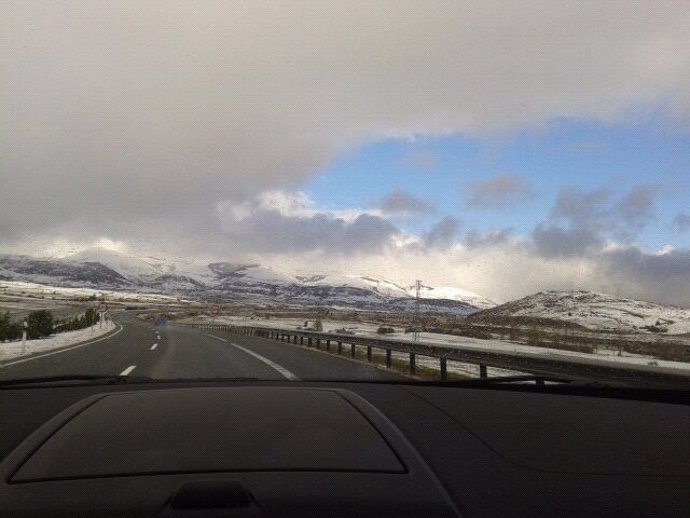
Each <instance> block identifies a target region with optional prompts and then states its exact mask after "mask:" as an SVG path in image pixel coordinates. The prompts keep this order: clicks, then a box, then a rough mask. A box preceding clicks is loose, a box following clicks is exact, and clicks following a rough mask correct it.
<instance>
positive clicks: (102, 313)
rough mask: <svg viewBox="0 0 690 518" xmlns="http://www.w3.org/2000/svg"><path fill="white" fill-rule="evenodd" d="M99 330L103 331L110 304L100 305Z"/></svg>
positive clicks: (101, 303)
mask: <svg viewBox="0 0 690 518" xmlns="http://www.w3.org/2000/svg"><path fill="white" fill-rule="evenodd" d="M96 311H98V328H99V329H103V321H104V320H105V314H106V313H107V312H108V304H106V303H105V302H104V301H101V302H99V303H98V308H97V309H96Z"/></svg>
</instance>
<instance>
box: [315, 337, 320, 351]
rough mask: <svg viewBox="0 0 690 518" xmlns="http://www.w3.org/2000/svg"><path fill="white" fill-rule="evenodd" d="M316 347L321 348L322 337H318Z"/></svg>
mask: <svg viewBox="0 0 690 518" xmlns="http://www.w3.org/2000/svg"><path fill="white" fill-rule="evenodd" d="M316 348H317V349H321V339H320V338H317V339H316Z"/></svg>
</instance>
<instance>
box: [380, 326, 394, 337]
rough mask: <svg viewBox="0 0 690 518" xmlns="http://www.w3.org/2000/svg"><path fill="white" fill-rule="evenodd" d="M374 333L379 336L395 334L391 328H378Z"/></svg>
mask: <svg viewBox="0 0 690 518" xmlns="http://www.w3.org/2000/svg"><path fill="white" fill-rule="evenodd" d="M376 332H377V333H378V334H380V335H388V334H391V333H395V329H393V328H392V327H387V326H380V327H379V328H378V329H377V330H376Z"/></svg>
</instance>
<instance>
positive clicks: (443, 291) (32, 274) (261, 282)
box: [0, 249, 494, 315]
mask: <svg viewBox="0 0 690 518" xmlns="http://www.w3.org/2000/svg"><path fill="white" fill-rule="evenodd" d="M0 279H6V280H16V281H27V282H35V283H40V284H49V285H56V286H68V287H92V288H99V289H126V290H136V291H146V292H150V293H161V294H166V295H183V296H199V297H218V298H224V299H233V300H237V301H245V302H252V303H258V304H275V303H280V304H290V305H327V306H330V307H349V308H358V309H367V310H376V311H413V310H414V308H415V305H416V301H415V299H414V289H413V288H410V287H407V286H402V285H400V284H397V283H395V282H392V281H389V280H385V279H378V278H373V277H370V276H356V275H334V274H324V273H311V272H308V273H303V274H300V275H290V274H286V273H282V272H277V271H275V270H272V269H270V268H266V267H264V266H261V265H259V264H234V263H228V262H214V263H200V262H194V261H185V260H176V261H171V260H168V259H162V258H156V257H136V256H132V255H127V254H122V253H118V252H114V251H110V250H104V249H90V250H86V251H82V252H79V253H76V254H73V255H71V256H68V257H66V258H60V259H38V258H33V257H29V256H17V255H14V256H13V255H4V256H3V255H0ZM420 297H421V298H422V299H423V300H422V301H421V302H420V310H421V311H423V312H426V313H441V314H454V315H469V314H472V313H475V312H477V311H478V310H480V309H483V308H486V307H491V306H493V305H494V304H493V303H492V302H491V301H489V300H487V299H484V298H483V297H481V296H479V295H476V294H474V293H471V292H467V291H465V290H461V289H459V288H450V287H441V288H436V287H430V286H424V288H423V289H422V292H421V294H420Z"/></svg>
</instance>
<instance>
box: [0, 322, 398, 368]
mask: <svg viewBox="0 0 690 518" xmlns="http://www.w3.org/2000/svg"><path fill="white" fill-rule="evenodd" d="M115 319H116V320H117V321H118V322H119V324H120V325H122V331H121V332H119V333H117V334H115V335H113V336H110V337H107V338H105V339H103V340H100V341H98V342H94V343H91V344H86V345H83V346H80V347H77V348H70V349H67V350H64V351H56V352H54V353H53V354H50V355H48V356H43V357H37V358H32V359H29V360H27V361H23V362H21V363H16V364H12V365H6V366H4V367H0V379H4V380H7V379H18V378H33V377H42V376H61V375H65V376H67V375H79V374H96V375H113V376H115V375H128V376H146V377H151V378H157V379H171V378H174V379H179V378H187V379H189V378H235V377H239V378H258V379H262V380H285V379H288V380H324V379H331V380H333V379H336V380H396V379H397V380H399V379H402V378H401V376H400V375H398V374H395V373H393V372H386V371H384V370H382V369H380V368H377V367H375V366H373V365H367V364H364V363H361V362H355V361H352V360H350V359H347V358H344V357H337V356H334V355H330V354H326V353H323V352H319V351H315V350H309V349H306V348H303V347H299V346H295V345H290V344H285V343H277V342H275V341H271V340H267V339H263V338H257V337H247V336H236V335H230V334H228V333H224V332H222V331H208V330H203V329H194V328H189V327H181V326H179V327H178V326H175V325H168V326H163V327H154V326H153V325H152V324H149V323H146V322H143V321H141V320H139V319H137V318H135V317H133V316H131V315H127V314H125V313H121V314H119V315H116V317H115Z"/></svg>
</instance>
